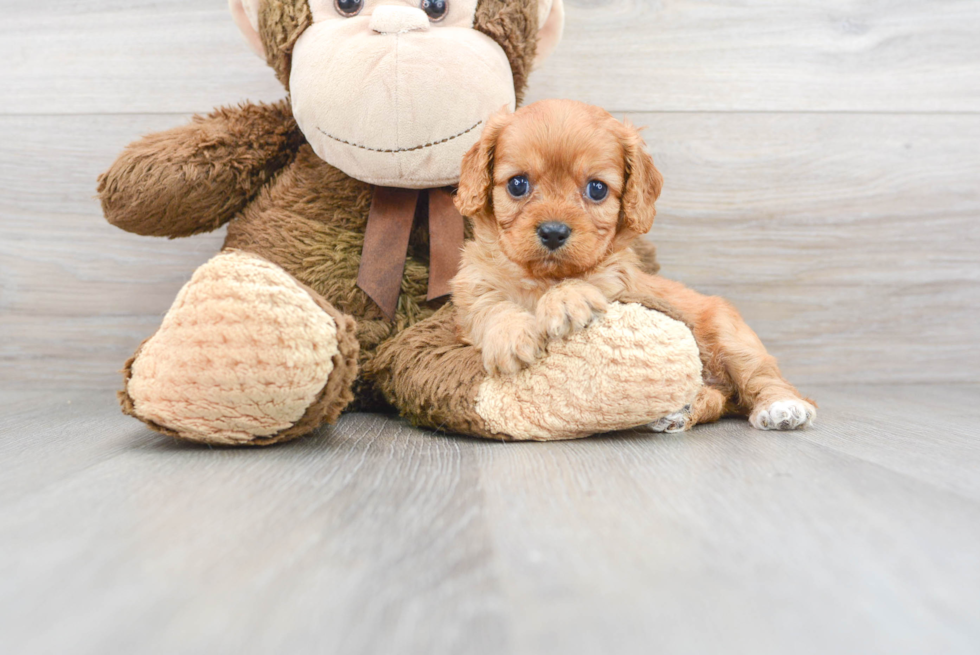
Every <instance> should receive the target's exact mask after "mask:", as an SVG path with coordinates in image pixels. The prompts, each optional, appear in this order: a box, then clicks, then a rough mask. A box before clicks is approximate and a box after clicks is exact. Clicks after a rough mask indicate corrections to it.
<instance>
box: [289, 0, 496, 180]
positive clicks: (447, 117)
mask: <svg viewBox="0 0 980 655" xmlns="http://www.w3.org/2000/svg"><path fill="white" fill-rule="evenodd" d="M460 4H464V3H460ZM472 4H473V5H474V7H475V2H473V3H472ZM450 7H451V9H450V15H447V17H446V18H445V19H444V20H443V21H440V22H438V23H431V24H430V22H429V20H428V18H427V17H426V15H425V14H424V13H423V12H422V11H421V10H420V9H418V8H417V7H416V8H410V7H407V6H404V5H394V4H381V5H379V6H373V7H372V6H371V3H368V4H367V5H366V6H365V8H364V9H363V10H362V11H361V13H360V14H358V15H357V16H355V17H353V18H343V17H341V16H340V15H339V14H337V12H336V11H333V9H331V10H330V11H329V12H319V13H321V14H324V15H325V16H326V17H324V18H322V19H318V18H317V14H318V12H314V23H313V25H312V26H310V27H309V28H308V29H307V30H306V31H305V32H303V35H302V36H300V38H299V40H298V41H297V42H296V46H295V48H294V49H293V69H292V70H293V73H292V76H291V77H290V80H289V87H290V90H291V92H292V100H293V115H294V116H295V117H296V122H297V123H298V124H299V126H300V129H301V130H302V131H303V134H305V135H306V137H307V139H308V140H309V142H310V145H311V146H312V147H313V150H314V151H315V152H316V154H317V155H318V156H319V157H320V158H321V159H323V160H324V161H326V162H327V163H329V164H331V165H333V166H336V167H337V168H339V169H340V170H342V171H344V172H345V173H347V174H348V175H350V176H352V177H354V178H356V179H358V180H362V181H364V182H369V183H371V184H377V185H381V186H399V187H411V188H429V187H438V186H445V185H449V184H455V183H456V182H457V180H459V163H460V161H462V159H463V154H464V153H465V152H466V151H467V150H468V149H469V148H470V146H472V145H473V144H474V143H476V141H477V139H478V138H479V136H480V132H481V130H482V128H483V123H484V122H485V121H486V119H487V118H489V116H490V115H491V114H492V113H494V112H495V111H497V110H499V109H500V108H502V107H507V108H509V109H511V110H513V109H514V107H515V96H514V84H513V73H512V72H511V69H510V63H509V62H508V61H507V56H506V55H505V54H504V51H503V49H502V48H501V47H500V46H499V45H497V43H496V42H494V41H493V39H491V38H490V37H488V36H486V35H484V34H481V33H478V32H474V31H473V29H472V20H473V14H472V10H471V11H470V12H469V14H468V15H466V14H465V13H464V12H463V11H461V10H460V9H461V8H460V7H458V6H456V5H450ZM453 12H457V15H458V16H459V18H458V19H457V20H458V21H461V22H459V23H458V24H457V22H454V21H453ZM368 26H369V27H370V29H367V27H368ZM392 40H396V41H397V44H396V45H395V46H392V44H391V43H390V41H392ZM338 42H343V43H344V48H343V49H338V48H337V45H336V44H337V43H338ZM461 51H465V52H466V53H467V54H466V56H465V57H460V54H459V53H460V52H461ZM460 61H465V62H466V65H465V66H460V65H457V63H456V62H460ZM434 63H435V64H436V65H435V70H437V71H438V72H439V73H438V74H439V75H440V76H441V77H442V78H443V79H442V80H441V81H440V83H439V84H432V83H431V79H430V76H431V75H432V74H433V70H434V65H433V64H434ZM447 78H448V82H449V83H447ZM432 108H438V110H437V111H438V113H437V114H436V115H432V111H433V110H432ZM423 113H424V117H422V116H420V114H423Z"/></svg>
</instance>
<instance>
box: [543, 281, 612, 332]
mask: <svg viewBox="0 0 980 655" xmlns="http://www.w3.org/2000/svg"><path fill="white" fill-rule="evenodd" d="M607 306H608V302H607V301H606V296H605V295H603V293H602V292H601V291H599V289H597V288H596V287H594V286H592V285H591V284H589V283H588V282H583V281H581V280H568V281H566V282H562V283H561V284H559V285H557V286H555V287H553V288H552V289H550V290H549V291H548V292H547V293H546V294H544V295H543V296H542V297H541V300H540V301H538V308H537V317H538V323H539V325H540V326H541V330H542V331H543V332H544V333H545V334H547V335H548V336H549V337H550V338H552V339H561V338H562V337H565V336H567V335H569V334H571V333H572V332H577V331H578V330H581V329H582V328H584V327H585V326H586V325H588V324H589V323H591V322H592V321H593V320H594V319H595V318H597V317H598V316H601V315H602V314H605V313H606V307H607Z"/></svg>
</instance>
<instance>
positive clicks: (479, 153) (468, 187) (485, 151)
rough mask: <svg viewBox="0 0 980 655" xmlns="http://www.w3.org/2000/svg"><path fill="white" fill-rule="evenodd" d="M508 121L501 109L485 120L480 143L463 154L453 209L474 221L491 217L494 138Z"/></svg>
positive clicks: (498, 135) (504, 110)
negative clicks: (454, 207)
mask: <svg viewBox="0 0 980 655" xmlns="http://www.w3.org/2000/svg"><path fill="white" fill-rule="evenodd" d="M509 120H510V113H509V112H508V111H507V110H506V109H501V110H500V111H498V112H497V113H496V114H494V115H493V116H491V117H490V118H489V119H488V120H487V124H486V126H485V127H484V128H483V133H482V134H481V135H480V140H479V141H477V142H476V143H474V144H473V147H472V148H470V149H469V150H468V151H467V153H466V154H465V155H463V164H462V166H461V168H460V173H459V191H458V192H457V193H456V199H455V203H456V209H458V210H459V213H460V214H462V215H463V216H467V217H469V218H472V219H474V220H481V219H492V218H493V186H494V184H493V157H494V152H495V151H496V149H497V139H498V138H499V137H500V133H501V132H502V131H503V129H504V126H505V125H506V124H507V122H508V121H509Z"/></svg>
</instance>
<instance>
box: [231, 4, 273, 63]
mask: <svg viewBox="0 0 980 655" xmlns="http://www.w3.org/2000/svg"><path fill="white" fill-rule="evenodd" d="M259 2H261V0H228V7H229V8H231V15H232V18H234V19H235V24H236V25H238V29H240V30H241V31H242V34H243V35H244V36H245V40H246V41H248V44H249V45H250V46H251V47H252V50H254V51H255V54H257V55H258V56H260V57H262V59H265V46H263V45H262V37H260V36H259Z"/></svg>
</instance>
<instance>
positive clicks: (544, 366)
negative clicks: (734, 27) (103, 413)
mask: <svg viewBox="0 0 980 655" xmlns="http://www.w3.org/2000/svg"><path fill="white" fill-rule="evenodd" d="M230 4H231V9H232V13H233V16H234V18H235V20H236V22H237V24H238V25H239V27H240V28H241V29H242V31H243V33H244V34H245V36H246V38H247V39H248V41H249V43H250V44H251V45H252V46H253V48H254V49H255V50H256V51H257V52H258V53H260V54H261V55H262V56H263V57H264V58H265V59H266V61H267V62H268V64H269V65H270V66H271V67H272V69H273V70H274V71H275V74H276V76H277V77H278V79H279V80H280V81H281V82H282V84H283V85H284V86H285V87H286V90H287V92H288V96H287V98H286V99H284V100H282V101H280V102H277V103H275V104H271V105H267V104H244V105H242V106H238V107H229V108H223V109H219V110H217V111H215V112H214V113H212V114H210V115H208V116H205V117H197V118H195V119H194V120H193V121H192V122H191V123H190V124H189V125H185V126H182V127H178V128H175V129H172V130H168V131H165V132H161V133H158V134H152V135H150V136H147V137H145V138H143V139H142V140H140V141H137V142H136V143H133V144H132V145H130V146H129V147H127V148H126V150H125V151H124V152H123V153H122V155H120V157H119V158H118V160H117V161H116V162H115V163H114V164H113V165H112V167H111V168H110V169H109V170H108V171H107V172H106V173H105V174H103V175H102V176H101V178H100V180H99V195H100V198H101V201H102V206H103V209H104V212H105V215H106V218H107V219H108V220H109V222H110V223H112V224H113V225H116V226H118V227H120V228H122V229H124V230H127V231H130V232H134V233H137V234H141V235H149V236H161V237H169V238H175V237H185V236H190V235H193V234H197V233H200V232H207V231H211V230H214V229H217V228H218V227H220V226H222V225H225V224H227V225H228V232H227V238H226V240H225V244H224V248H223V249H222V251H221V253H220V254H218V255H216V256H215V257H214V258H213V259H211V260H210V261H208V262H207V263H205V264H204V265H202V266H201V267H200V268H198V270H197V271H196V272H195V273H194V274H193V276H192V277H191V279H190V281H189V282H188V283H187V284H186V285H185V286H184V288H183V289H182V290H181V291H180V293H179V294H178V296H177V299H176V300H175V301H174V304H173V306H172V307H171V308H170V310H169V311H168V312H167V314H166V316H165V317H164V319H163V322H162V323H161V325H160V327H159V329H158V330H157V331H156V333H155V334H153V335H152V336H151V337H150V338H148V339H147V340H146V341H144V342H143V343H142V345H140V346H139V348H138V349H137V351H136V353H135V354H134V355H133V357H132V358H131V359H130V360H129V361H128V362H127V363H126V365H125V368H124V388H123V390H122V391H120V393H119V397H120V402H121V404H122V408H123V411H124V412H125V413H127V414H129V415H132V416H134V417H136V418H138V419H140V420H141V421H143V422H144V423H145V424H147V425H148V426H150V427H151V428H153V429H155V430H158V431H160V432H163V433H165V434H168V435H172V436H175V437H179V438H182V439H186V440H190V441H195V442H202V443H209V444H228V445H266V444H272V443H276V442H281V441H284V440H287V439H290V438H293V437H297V436H300V435H303V434H306V433H308V432H310V431H312V430H314V429H316V428H317V427H319V426H321V425H323V424H325V423H330V422H333V421H335V420H336V419H337V417H338V416H339V415H340V413H341V412H342V411H343V410H344V409H345V408H355V409H359V410H379V409H381V408H385V407H391V406H394V407H395V408H397V409H398V410H399V411H400V412H401V414H402V415H403V416H405V417H407V418H408V419H409V420H410V421H411V422H412V423H414V424H416V425H419V426H425V427H429V428H433V429H437V430H444V431H452V432H459V433H463V434H467V435H473V436H481V437H488V438H495V439H505V440H513V439H536V440H546V439H562V438H575V437H582V436H587V435H590V434H595V433H598V432H606V431H609V430H615V429H622V428H628V427H633V426H638V425H641V424H644V423H647V422H652V421H656V420H658V419H660V418H662V417H664V416H666V415H668V414H671V413H672V412H675V411H678V410H680V409H681V408H683V407H684V406H685V405H687V404H690V403H691V402H692V401H693V399H694V398H695V396H696V395H697V393H698V390H699V389H700V387H701V361H700V357H699V352H698V347H697V345H696V343H695V341H694V338H693V336H692V334H691V332H690V330H689V329H688V327H687V326H686V325H685V324H684V323H683V322H682V321H680V320H677V318H678V317H671V316H669V315H668V314H670V313H671V312H670V310H669V309H668V308H665V307H664V306H663V305H662V303H659V302H658V301H657V300H656V299H647V298H635V299H629V301H628V302H626V301H625V300H624V302H621V303H614V304H613V305H612V306H611V307H610V310H609V312H608V313H607V315H606V316H605V317H604V318H602V319H601V320H598V321H597V322H595V323H594V324H593V325H591V326H590V327H589V328H587V329H585V330H583V331H582V332H579V333H577V334H575V335H573V336H571V337H569V338H568V339H567V340H565V341H563V342H559V343H555V344H552V346H551V347H550V348H549V351H548V352H547V354H546V355H545V356H544V357H543V358H541V359H540V360H539V361H538V362H536V363H535V364H534V365H532V366H531V367H529V368H527V369H525V370H524V371H522V372H521V373H520V374H518V375H516V376H512V377H499V378H497V377H490V376H488V375H487V373H486V372H485V371H484V369H483V366H482V359H481V357H480V354H479V352H477V351H476V350H475V349H474V348H473V347H472V346H467V345H464V344H462V343H461V342H460V341H459V339H458V337H457V334H456V330H455V321H454V317H453V306H452V303H451V302H447V299H446V297H445V296H446V294H447V293H448V291H449V287H448V282H449V280H450V279H451V278H452V276H453V274H454V273H455V270H456V267H457V265H458V261H459V250H460V248H461V246H462V243H463V239H464V238H465V231H466V228H465V223H464V220H463V218H462V217H460V216H459V214H458V213H456V211H455V209H454V208H453V203H452V196H451V193H452V187H453V185H455V184H456V183H457V182H458V179H459V172H460V162H461V160H462V156H463V154H464V153H465V152H466V151H467V150H468V149H469V148H470V146H472V145H473V144H474V143H475V142H476V141H477V140H478V138H479V136H480V131H481V128H482V125H483V123H484V121H486V119H487V118H488V117H489V116H490V115H491V114H492V113H494V112H495V111H497V110H499V109H500V108H501V107H504V106H506V107H508V108H510V109H512V110H513V109H514V108H515V107H516V106H517V105H518V104H519V103H520V101H521V97H522V95H523V92H524V89H525V86H526V84H527V78H528V75H529V73H530V71H531V69H532V66H534V65H535V64H537V63H539V62H540V61H542V60H543V59H544V58H545V57H546V56H547V55H548V54H549V53H550V52H551V51H552V50H553V49H554V47H555V46H556V44H557V43H558V41H559V39H560V37H561V32H562V24H563V7H562V0H230ZM644 248H646V247H644ZM643 254H644V256H645V258H646V260H647V262H648V266H650V267H655V266H656V263H655V258H654V257H653V252H652V248H650V251H649V252H646V251H645V252H644V253H643Z"/></svg>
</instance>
